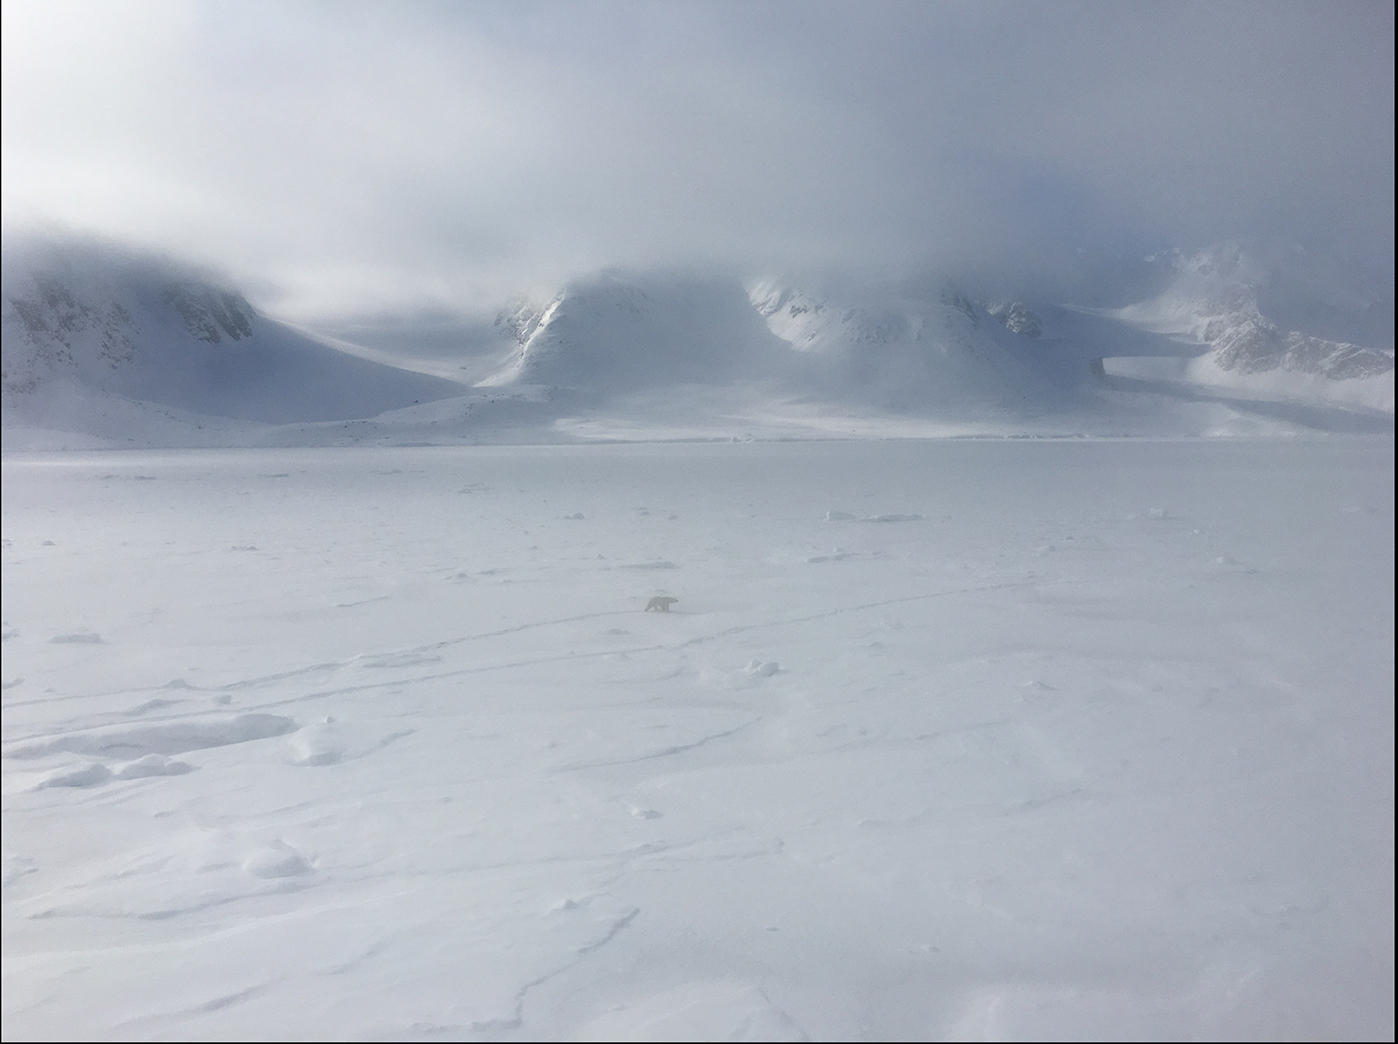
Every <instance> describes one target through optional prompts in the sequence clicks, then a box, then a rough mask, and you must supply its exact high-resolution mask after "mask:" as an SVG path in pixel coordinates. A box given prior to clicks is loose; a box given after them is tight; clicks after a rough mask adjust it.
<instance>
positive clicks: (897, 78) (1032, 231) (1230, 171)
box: [3, 0, 1394, 318]
mask: <svg viewBox="0 0 1398 1044" xmlns="http://www.w3.org/2000/svg"><path fill="white" fill-rule="evenodd" d="M3 38H4V96H3V97H4V100H3V183H4V198H3V205H4V216H5V221H6V227H7V229H12V228H16V227H19V226H20V225H22V224H32V223H34V222H50V223H59V224H62V225H64V226H66V227H71V228H79V229H84V230H92V231H96V232H98V233H101V234H104V235H109V236H115V237H118V238H122V239H127V240H131V241H135V242H140V243H143V244H149V245H151V246H153V247H157V248H162V249H169V250H171V251H175V252H178V253H180V254H181V255H184V256H187V257H190V258H192V259H193V260H196V261H202V262H206V263H214V264H218V265H219V266H222V267H225V268H227V269H229V270H230V271H231V272H232V273H233V275H234V276H235V277H236V278H237V279H238V280H239V282H240V285H242V286H243V287H244V288H246V290H247V291H248V293H249V296H250V297H252V298H253V299H254V300H256V301H257V302H258V303H259V305H260V306H262V307H265V308H269V309H273V310H275V311H277V312H278V313H279V314H284V315H287V316H289V317H293V318H296V317H300V318H313V317H330V316H337V317H345V316H353V315H365V314H370V313H374V312H380V311H386V310H387V311H392V310H399V311H412V310H420V309H449V310H455V311H471V310H473V309H481V308H487V307H493V306H495V305H496V304H497V303H498V302H499V301H500V300H501V299H502V298H503V297H504V296H506V295H508V294H510V293H515V292H520V291H527V290H529V289H530V288H534V287H548V286H551V285H553V284H555V283H556V282H558V281H559V280H561V279H563V278H566V277H568V276H570V275H573V274H575V273H577V272H579V271H585V270H589V269H593V268H597V267H599V266H604V265H620V266H627V267H654V266H692V267H699V268H705V269H713V268H721V269H724V270H728V271H735V272H738V273H741V274H744V275H752V274H759V273H768V272H778V271H780V272H792V271H800V272H847V273H864V274H873V275H875V276H877V275H878V274H880V273H906V272H909V271H945V270H952V271H956V272H959V273H965V274H967V275H968V276H969V277H971V278H974V279H978V280H981V281H983V282H986V283H1002V284H1005V285H1014V286H1016V287H1018V288H1025V289H1029V290H1031V291H1033V292H1038V293H1042V294H1045V295H1054V296H1058V297H1063V296H1065V295H1069V296H1071V295H1072V294H1074V293H1075V292H1078V291H1080V290H1081V288H1082V287H1083V286H1085V285H1087V284H1090V283H1092V282H1093V281H1094V280H1100V279H1102V278H1104V277H1105V276H1106V275H1107V274H1108V273H1110V272H1111V271H1113V269H1114V267H1115V266H1116V263H1117V260H1118V259H1120V258H1123V257H1129V256H1132V255H1136V254H1140V253H1143V252H1147V251H1151V250H1156V249H1159V248H1162V247H1168V246H1191V245H1195V244H1201V243H1206V242H1213V241H1217V240H1220V239H1228V238H1248V239H1257V240H1264V241H1269V242H1271V241H1285V242H1299V243H1306V244H1318V245H1322V246H1325V247H1327V248H1328V249H1337V250H1341V251H1343V252H1344V253H1345V254H1346V256H1348V257H1350V258H1352V259H1353V260H1354V261H1355V263H1356V264H1359V265H1362V266H1365V267H1366V268H1368V269H1369V270H1372V271H1374V272H1376V273H1377V276H1376V278H1377V279H1379V280H1380V281H1387V283H1388V285H1389V286H1390V287H1391V284H1392V278H1393V275H1392V273H1393V231H1392V229H1393V218H1394V213H1393V178H1394V170H1393V120H1394V108H1393V76H1394V67H1393V15H1392V10H1391V8H1390V6H1389V5H1386V4H1378V3H1369V2H1352V3H1334V4H1325V5H1317V4H1305V3H1270V2H1269V3H1236V4H1228V5H1201V4H1178V3H1167V4H1153V5H1121V4H1116V3H1064V4H1053V5H1025V4H1006V3H938V4H923V3H879V4H872V5H871V4H859V5H854V4H849V3H827V4H820V3H805V2H802V3H794V2H782V3H702V4H699V3H667V4H663V5H657V4H646V3H616V2H609V3H579V2H570V3H520V2H517V0H514V2H510V3H473V4H469V5H462V4H439V3H417V4H411V5H405V4H367V3H350V4H345V3H333V4H330V3H298V4H285V3H277V4H273V3H242V2H240V3H237V4H232V3H222V2H204V3H196V4H189V3H173V2H166V0H140V2H121V3H114V4H106V5H100V6H94V5H87V4H75V3H66V2H57V3H30V2H13V3H7V4H6V5H5V8H4V33H3ZM1390 293H1391V291H1390Z"/></svg>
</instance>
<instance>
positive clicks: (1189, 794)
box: [0, 437, 1394, 1041]
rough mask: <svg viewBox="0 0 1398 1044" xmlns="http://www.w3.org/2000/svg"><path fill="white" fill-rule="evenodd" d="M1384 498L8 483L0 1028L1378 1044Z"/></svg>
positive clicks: (265, 482)
mask: <svg viewBox="0 0 1398 1044" xmlns="http://www.w3.org/2000/svg"><path fill="white" fill-rule="evenodd" d="M1393 469H1394V457H1393V442H1392V439H1391V437H1383V438H1367V439H1366V438H1354V439H1333V438H1332V439H1290V440H1226V441H1217V440H1214V441H1180V440H1172V441H1156V440H1129V441H1126V440H1100V441H1099V440H1074V441H1038V440H995V441H961V440H941V441H927V442H870V441H865V442H821V443H811V442H807V443H760V444H739V445H733V444H728V445H668V446H659V445H630V446H617V445H611V446H573V447H558V446H554V447H535V448H527V447H471V448H456V449H446V448H419V449H401V448H399V449H384V450H379V449H371V448H361V449H358V450H355V451H354V452H345V451H333V450H323V449H319V450H279V451H218V452H210V451H183V452H164V453H144V454H143V453H134V452H133V453H123V454H112V453H104V454H88V455H84V454H62V455H36V456H34V457H22V456H16V455H13V454H11V455H8V456H7V457H6V458H5V460H4V462H3V467H2V468H0V477H3V496H0V512H2V513H3V514H2V517H0V528H3V532H4V544H3V551H2V552H0V558H2V561H0V565H3V569H0V595H3V624H2V625H0V627H2V628H3V630H0V638H2V639H3V654H4V656H3V677H2V678H0V682H2V683H3V689H0V706H3V711H4V713H3V745H2V746H0V754H3V757H0V826H3V830H2V831H0V838H2V839H3V849H4V851H3V878H2V879H0V880H3V890H2V891H0V904H2V905H0V912H3V917H0V953H2V954H3V963H2V964H0V968H2V969H3V970H2V971H0V975H3V990H0V1005H2V1007H0V1030H3V1036H4V1037H5V1039H7V1040H10V1039H14V1040H36V1039H100V1040H228V1039H252V1040H263V1039H291V1040H338V1039H355V1040H366V1039H391V1040H443V1039H450V1040H480V1041H491V1040H495V1041H527V1040H677V1039H678V1040H695V1039H703V1040H754V1039H755V1040H808V1039H809V1040H941V1039H945V1040H1045V1039H1060V1040H1137V1039H1166V1040H1200V1039H1203V1040H1214V1039H1220V1040H1228V1039H1249V1040H1299V1039H1312V1040H1324V1039H1354V1040H1391V1039H1392V1038H1393V1032H1394V1006H1393V997H1394V995H1393V975H1394V968H1393V954H1394V938H1393V925H1394V909H1393V843H1394V837H1393V824H1394V808H1393V770H1394V763H1393V752H1394V732H1393V707H1394V704H1393V687H1394V674H1393V664H1394V660H1393V633H1394V632H1393V626H1394V590H1393V577H1394V561H1393V527H1394V502H1393ZM658 594H664V595H669V596H673V597H675V598H678V602H677V603H676V604H675V605H674V606H673V610H672V611H671V612H670V613H665V614H662V613H647V612H644V611H643V607H644V605H645V604H646V601H647V599H648V598H650V597H651V596H653V595H658Z"/></svg>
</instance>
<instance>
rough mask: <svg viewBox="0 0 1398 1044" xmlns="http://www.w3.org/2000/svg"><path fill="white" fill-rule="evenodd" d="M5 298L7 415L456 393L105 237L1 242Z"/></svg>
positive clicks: (257, 408)
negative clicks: (114, 406)
mask: <svg viewBox="0 0 1398 1044" xmlns="http://www.w3.org/2000/svg"><path fill="white" fill-rule="evenodd" d="M0 296H3V302H0V326H2V327H3V346H4V375H3V393H4V396H5V409H6V413H7V414H11V415H13V416H15V417H17V418H20V419H23V420H25V421H28V422H29V423H30V424H32V425H36V426H39V427H51V428H59V429H62V428H65V427H73V426H74V425H76V426H77V427H76V429H75V430H80V431H81V430H84V428H83V427H82V425H84V424H85V423H87V421H88V418H89V417H90V415H91V410H92V406H93V404H94V402H96V401H100V400H108V401H109V402H110V403H124V404H126V406H127V409H128V411H131V410H143V411H144V412H147V413H151V412H156V413H159V412H161V408H164V409H165V410H174V411H179V412H180V413H182V414H186V415H188V414H196V415H200V416H202V417H209V418H233V419H238V420H249V421H254V422H263V423H280V422H285V421H292V420H297V421H300V420H331V419H341V418H350V417H365V416H373V415H375V414H378V413H381V412H383V411H384V410H386V409H392V408H396V407H399V406H404V405H409V404H411V403H414V402H420V401H426V400H429V399H433V398H441V397H443V396H446V395H452V394H457V393H459V392H460V391H461V386H460V385H459V384H455V383H451V382H447V381H443V380H438V379H433V378H430V377H427V376H424V375H422V374H419V373H412V372H409V371H405V370H403V369H401V368H397V367H392V366H387V365H384V364H382V363H376V362H373V361H370V360H368V359H364V358H360V357H357V356H356V355H353V354H350V353H349V352H347V351H345V350H343V346H340V345H335V344H333V343H331V342H330V341H328V340H326V339H324V338H318V337H316V336H314V335H312V334H308V333H305V332H303V331H299V330H296V329H293V328H292V327H289V326H287V325H285V324H283V323H279V322H276V321H274V320H271V319H268V318H267V317H265V316H262V315H259V314H258V313H257V312H256V311H255V310H254V309H253V308H252V307H251V306H250V305H249V304H248V303H247V301H246V300H244V299H243V297H242V296H241V295H240V294H238V293H237V292H236V291H234V290H231V289H227V288H226V287H223V286H221V285H219V284H218V283H217V282H215V281H211V279H210V278H209V277H206V276H203V275H201V274H199V273H197V272H194V271H192V270H189V269H187V268H185V267H182V266H180V265H178V264H176V263H174V262H171V261H168V260H164V259H160V258H153V257H148V256H141V255H134V254H128V253H123V252H121V251H119V250H117V249H116V248H113V247H110V246H101V245H97V244H93V243H88V242H81V241H76V240H43V241H25V240H19V241H15V240H11V239H7V240H6V249H5V254H4V288H3V294H2V295H0ZM153 408H154V409H153ZM87 430H90V428H89V429H87Z"/></svg>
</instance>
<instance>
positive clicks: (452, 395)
mask: <svg viewBox="0 0 1398 1044" xmlns="http://www.w3.org/2000/svg"><path fill="white" fill-rule="evenodd" d="M1301 261H1304V262H1305V265H1304V266H1302V265H1301V264H1300V262H1301ZM1137 265H1138V267H1139V268H1140V271H1132V272H1129V273H1127V275H1129V277H1130V278H1129V279H1126V280H1124V282H1123V284H1122V285H1131V286H1134V287H1137V288H1140V287H1146V288H1147V289H1145V290H1139V289H1138V290H1136V291H1135V293H1136V294H1144V295H1145V296H1140V297H1137V299H1135V300H1129V301H1119V302H1118V303H1117V304H1116V305H1114V306H1111V307H1102V306H1098V307H1091V308H1089V307H1084V306H1070V305H1064V304H1060V303H1055V302H1053V301H1044V300H1039V299H1036V298H1034V297H1032V296H1019V295H1015V294H1003V295H1000V296H996V297H994V298H985V297H983V296H980V295H974V294H971V293H968V292H967V291H966V290H965V289H964V288H963V286H962V285H960V284H959V283H958V282H957V281H956V280H954V279H949V278H945V277H942V276H938V277H936V278H930V277H927V276H925V275H924V276H916V277H911V276H910V277H905V278H901V279H890V280H886V281H884V282H882V283H878V282H871V281H869V280H867V279H865V280H858V281H856V280H841V279H836V278H832V277H829V276H827V277H825V278H822V279H820V280H801V279H784V278H766V279H758V280H743V279H740V278H738V277H737V276H736V275H733V274H727V273H721V272H714V271H709V272H707V273H702V274H695V273H683V272H674V271H669V272H660V271H643V272H623V271H617V270H606V271H603V272H600V273H596V274H592V275H588V276H583V277H578V278H574V279H572V280H569V281H568V282H566V283H565V284H564V285H563V286H562V287H561V288H560V289H559V290H558V291H557V292H556V293H554V294H552V295H551V296H545V297H543V298H531V299H518V300H515V301H512V302H510V303H508V304H507V305H505V306H504V307H503V308H501V309H500V310H499V312H498V314H497V315H496V316H495V318H494V321H493V322H492V321H491V320H490V318H489V317H488V316H480V315H476V316H469V315H463V316H462V317H452V316H437V317H435V318H434V319H433V322H432V324H431V326H430V328H428V327H424V328H423V329H422V331H421V332H420V333H417V332H415V331H416V329H417V328H416V327H415V326H414V323H413V320H412V317H411V316H407V317H389V318H388V319H383V320H382V321H378V322H377V325H375V323H370V324H369V325H367V326H364V327H363V329H364V330H365V331H367V332H368V334H369V335H370V336H371V337H373V338H377V340H376V341H375V342H374V346H373V347H365V346H362V345H359V344H351V343H347V342H345V341H340V340H336V339H335V338H333V337H327V336H322V335H319V334H313V333H310V332H308V331H303V330H298V329H295V328H293V327H290V326H287V325H286V324H283V323H279V322H277V321H275V320H273V319H270V318H268V317H266V316H264V315H262V314H260V313H259V312H258V311H257V310H256V309H254V308H253V307H252V306H250V305H249V303H248V302H247V301H246V300H245V299H244V298H243V297H242V296H241V295H240V294H239V293H238V292H237V291H236V290H234V289H232V288H230V287H228V286H226V285H225V284H224V283H223V282H222V281H220V280H218V279H216V278H213V277H210V276H208V275H206V274H202V273H200V272H197V271H195V270H193V269H191V268H189V267H187V266H183V265H180V264H177V263H175V262H172V261H168V260H163V259H160V258H155V257H152V256H149V255H140V254H133V253H129V252H120V251H117V250H115V249H112V248H110V247H97V246H93V245H92V244H88V243H82V242H78V241H58V242H52V241H32V242H20V243H15V242H13V241H7V242H6V244H5V252H4V287H3V301H0V319H2V320H3V393H4V400H3V401H4V423H5V430H6V445H7V446H12V445H18V446H30V447H33V448H38V447H40V446H45V445H55V446H56V445H71V444H72V443H71V440H69V439H67V438H60V439H57V440H54V439H48V438H47V437H46V436H42V432H45V431H47V432H58V433H63V432H67V433H74V432H76V433H83V434H85V435H89V436H94V437H95V438H96V439H97V442H96V443H95V444H98V445H127V444H136V445H140V444H161V445H218V444H238V445H246V444H268V443H271V444H280V445H286V444H295V445H316V444H325V443H333V444H357V443H361V442H365V441H374V442H399V443H401V442H430V443H439V442H446V443H458V442H501V441H554V440H557V439H569V438H641V439H644V438H652V437H670V438H689V437H703V438H712V437H725V436H726V435H728V434H734V435H735V437H745V436H747V435H752V434H753V433H756V435H755V436H754V437H763V436H764V435H765V436H768V437H790V436H793V435H794V436H796V437H801V436H803V435H811V434H817V435H821V436H825V435H828V434H830V433H832V432H839V433H859V432H864V433H887V434H896V433H900V432H903V433H916V434H938V433H942V434H946V433H969V434H980V433H985V434H993V433H997V432H998V433H1010V434H1015V433H1029V434H1033V433H1040V434H1064V433H1079V432H1092V431H1102V432H1108V433H1112V434H1123V433H1124V434H1130V433H1133V432H1138V433H1150V434H1170V433H1180V434H1198V433H1218V434H1228V433H1245V432H1254V431H1268V430H1273V429H1274V428H1275V427H1276V424H1277V423H1278V422H1281V423H1283V424H1296V423H1299V424H1300V425H1301V426H1302V427H1307V426H1319V427H1327V426H1328V425H1331V424H1332V420H1333V418H1331V419H1327V418H1326V417H1324V416H1320V415H1318V414H1315V413H1314V412H1313V409H1331V408H1332V407H1339V408H1340V409H1342V410H1356V409H1357V410H1359V411H1360V412H1361V413H1364V416H1359V415H1358V414H1356V415H1355V416H1349V417H1339V418H1338V426H1339V430H1370V429H1371V428H1372V427H1373V426H1374V425H1376V424H1377V425H1379V426H1380V427H1382V426H1383V425H1384V424H1385V423H1387V424H1388V425H1389V426H1390V427H1391V416H1392V412H1393V350H1392V347H1391V343H1392V342H1391V337H1390V338H1389V341H1388V343H1387V344H1382V343H1380V344H1377V345H1365V344H1360V343H1356V342H1350V341H1340V340H1334V339H1332V337H1333V336H1335V335H1337V331H1346V330H1348V331H1361V332H1362V331H1363V330H1366V329H1367V330H1370V331H1371V332H1372V331H1377V332H1378V334H1380V335H1381V334H1382V331H1383V329H1384V325H1383V320H1384V316H1385V315H1387V316H1388V317H1389V328H1390V329H1391V314H1392V309H1391V305H1388V306H1385V304H1384V298H1383V296H1382V294H1381V293H1376V292H1375V291H1373V289H1372V288H1371V287H1369V286H1368V285H1366V284H1364V283H1362V282H1358V281H1351V282H1346V281H1345V278H1344V277H1343V268H1342V266H1337V265H1327V264H1323V263H1321V262H1319V261H1317V259H1315V258H1312V257H1309V256H1301V255H1295V254H1287V253H1286V252H1280V253H1277V252H1273V253H1271V254H1267V253H1265V252H1260V251H1255V250H1245V249H1243V248H1241V247H1237V246H1223V247H1215V248H1211V249H1209V250H1206V251H1200V252H1195V253H1192V254H1190V253H1184V252H1166V253H1162V254H1160V255H1157V256H1153V257H1150V258H1147V259H1144V260H1141V259H1137ZM1307 266H1308V267H1307ZM1311 272H1313V273H1315V274H1313V275H1308V274H1307V273H1311ZM1288 288H1289V289H1288ZM1099 299H1100V298H1099ZM1281 317H1285V319H1286V322H1283V321H1282V318H1281ZM1288 323H1290V324H1291V325H1287V324H1288ZM354 329H355V327H353V326H346V327H340V328H336V332H337V333H341V334H344V333H345V332H346V331H347V330H350V331H352V330H354ZM351 335H352V334H351ZM1327 335H1331V336H1327ZM440 378H452V379H440ZM1128 378H1135V379H1134V380H1130V379H1128ZM1142 378H1150V380H1143V379H1142ZM1162 378H1166V380H1162ZM1257 402H1270V403H1275V404H1277V407H1278V408H1275V409H1274V408H1272V407H1271V406H1258V405H1256V403H1257ZM1202 403H1207V406H1203V405H1201V404H1202ZM1298 406H1299V407H1301V408H1302V412H1300V413H1298V412H1297V409H1296V407H1298ZM1239 410H1242V411H1243V414H1244V415H1245V416H1244V417H1243V420H1242V421H1241V422H1238V421H1237V417H1238V411H1239ZM1305 410H1312V413H1310V414H1307V413H1305ZM1365 411H1367V412H1365ZM1259 417H1261V418H1263V420H1262V421H1261V422H1258V418H1259ZM270 425H275V426H276V427H275V428H273V427H269V426H270ZM1356 425H1358V427H1356ZM36 431H38V432H40V433H41V437H38V438H35V437H33V435H34V432H36ZM17 432H20V433H21V434H18V435H17Z"/></svg>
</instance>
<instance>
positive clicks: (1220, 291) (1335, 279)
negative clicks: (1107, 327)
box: [1113, 243, 1394, 409]
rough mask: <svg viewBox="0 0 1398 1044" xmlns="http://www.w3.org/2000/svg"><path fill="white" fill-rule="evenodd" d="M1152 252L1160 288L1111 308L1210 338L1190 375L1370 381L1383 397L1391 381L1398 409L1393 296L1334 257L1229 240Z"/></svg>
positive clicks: (1235, 381)
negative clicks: (1187, 249)
mask: <svg viewBox="0 0 1398 1044" xmlns="http://www.w3.org/2000/svg"><path fill="white" fill-rule="evenodd" d="M1147 260H1148V261H1150V262H1152V263H1154V264H1156V265H1157V266H1158V267H1159V268H1160V270H1161V274H1162V285H1161V287H1160V289H1159V291H1158V292H1157V293H1155V294H1154V295H1152V296H1150V297H1148V298H1146V299H1144V300H1140V301H1136V302H1133V303H1131V304H1128V305H1126V306H1125V307H1122V308H1119V309H1116V310H1115V311H1114V313H1113V314H1114V316H1115V317H1116V318H1117V319H1119V320H1121V321H1122V322H1124V323H1127V324H1129V325H1133V326H1136V327H1138V328H1140V329H1142V330H1146V331H1152V332H1156V333H1161V334H1166V335H1172V336H1176V337H1180V338H1184V339H1189V340H1193V341H1195V342H1197V343H1199V344H1201V345H1205V346H1207V347H1208V349H1209V352H1208V354H1207V356H1206V357H1205V358H1201V359H1200V360H1198V362H1196V363H1194V364H1192V365H1191V366H1190V367H1189V368H1188V370H1187V371H1186V372H1187V375H1188V376H1189V377H1191V378H1193V379H1195V380H1199V381H1202V382H1204V383H1223V384H1227V385H1230V386H1233V387H1247V386H1249V385H1251V386H1254V387H1259V388H1263V387H1271V388H1280V387H1282V386H1285V385H1286V384H1287V383H1288V381H1290V385H1291V386H1292V387H1293V388H1294V389H1297V390H1298V391H1299V390H1302V389H1310V390H1312V391H1315V392H1317V393H1320V394H1322V396H1325V394H1326V393H1327V392H1329V393H1339V394H1342V393H1343V392H1345V391H1354V390H1355V389H1356V387H1357V386H1355V385H1353V384H1351V383H1350V382H1367V384H1368V385H1369V386H1370V390H1371V391H1376V392H1378V393H1379V394H1380V395H1381V389H1382V388H1383V387H1385V386H1386V388H1387V407H1388V408H1389V409H1392V374H1393V361H1394V359H1393V336H1392V335H1393V325H1392V316H1393V308H1392V299H1391V295H1390V296H1389V297H1388V299H1387V300H1385V296H1384V294H1383V293H1382V292H1381V291H1380V290H1377V289H1375V288H1374V287H1372V286H1370V285H1367V284H1366V283H1365V282H1364V281H1363V280H1360V279H1355V278H1354V277H1352V276H1351V277H1350V278H1348V279H1347V278H1346V277H1345V274H1344V273H1343V271H1342V269H1341V268H1340V267H1339V266H1338V265H1337V264H1336V263H1335V261H1334V259H1332V258H1325V257H1313V256H1312V255H1310V254H1308V253H1307V252H1306V251H1303V250H1300V249H1299V248H1292V249H1290V250H1286V251H1282V250H1277V249H1275V248H1274V249H1271V250H1268V249H1265V248H1259V247H1255V246H1245V245H1242V244H1238V243H1225V244H1219V245H1215V246H1212V247H1210V248H1208V249H1205V250H1199V251H1194V252H1184V251H1178V250H1174V251H1168V252H1165V253H1163V254H1161V255H1159V256H1158V257H1152V258H1148V259H1147ZM1385 334H1386V336H1385ZM1346 338H1364V339H1367V343H1356V341H1355V340H1349V339H1346ZM1327 384H1328V385H1329V386H1328V387H1327Z"/></svg>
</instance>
